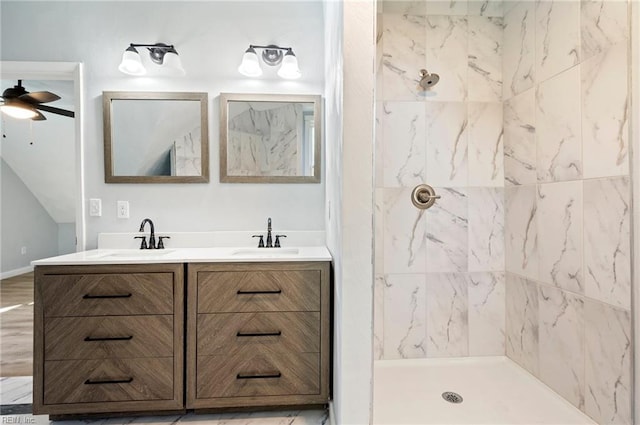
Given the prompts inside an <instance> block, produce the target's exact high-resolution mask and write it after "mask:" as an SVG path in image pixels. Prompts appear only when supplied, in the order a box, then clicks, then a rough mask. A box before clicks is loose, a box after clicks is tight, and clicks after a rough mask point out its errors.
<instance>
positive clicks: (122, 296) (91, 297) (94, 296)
mask: <svg viewBox="0 0 640 425" xmlns="http://www.w3.org/2000/svg"><path fill="white" fill-rule="evenodd" d="M82 298H83V299H85V300H93V299H105V298H131V293H128V294H114V295H91V294H85V295H84V296H83V297H82Z"/></svg>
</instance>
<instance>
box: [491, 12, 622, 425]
mask: <svg viewBox="0 0 640 425" xmlns="http://www.w3.org/2000/svg"><path fill="white" fill-rule="evenodd" d="M628 44H629V19H628V4H627V2H626V1H600V0H587V1H584V0H583V1H537V2H531V1H525V2H514V3H509V6H508V7H506V8H505V14H504V46H503V59H504V60H503V64H504V68H503V77H504V84H503V101H504V144H505V146H504V155H505V158H504V164H505V169H504V177H505V186H506V188H505V212H506V214H505V216H506V219H505V242H506V305H507V310H506V324H507V325H506V336H507V339H506V352H507V355H508V356H509V357H510V358H512V359H513V360H515V361H516V362H518V363H519V364H520V365H521V366H523V367H524V368H526V369H527V370H528V371H530V372H531V373H532V374H534V375H535V376H537V377H538V378H539V379H540V380H542V381H543V382H544V383H546V384H547V385H549V386H550V387H551V388H553V389H554V390H555V391H556V392H558V393H559V394H561V395H562V396H563V397H564V398H566V399H567V400H568V401H570V402H571V403H573V404H574V405H575V406H576V407H578V408H580V409H581V410H583V411H584V412H585V413H587V414H588V415H589V416H591V417H592V418H593V419H595V420H596V421H597V422H598V423H601V424H631V422H632V420H631V398H630V396H631V392H630V388H631V356H632V354H631V313H630V308H631V306H630V302H631V280H630V271H631V260H630V230H629V226H630V224H629V223H630V206H631V203H630V180H629V154H628V139H629V137H628V136H629V129H628V122H629V119H628V118H629V117H628V114H629V112H628V110H629V99H628V93H629V90H628V70H629V65H628V58H627V55H628V48H629V46H628Z"/></svg>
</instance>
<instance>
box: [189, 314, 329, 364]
mask: <svg viewBox="0 0 640 425" xmlns="http://www.w3.org/2000/svg"><path fill="white" fill-rule="evenodd" d="M197 341H198V355H200V356H203V355H217V356H220V355H227V356H231V355H242V354H252V353H265V352H267V353H269V352H271V353H275V352H278V353H288V352H292V353H318V352H319V351H320V313H318V312H289V313H217V314H199V315H198V335H197Z"/></svg>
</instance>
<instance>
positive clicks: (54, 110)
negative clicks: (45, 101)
mask: <svg viewBox="0 0 640 425" xmlns="http://www.w3.org/2000/svg"><path fill="white" fill-rule="evenodd" d="M33 107H34V108H36V109H39V110H41V111H45V112H51V113H52V114H58V115H64V116H65V117H71V118H73V117H75V116H76V114H75V112H73V111H67V110H66V109H60V108H54V107H53V106H47V105H33ZM41 115H42V114H41Z"/></svg>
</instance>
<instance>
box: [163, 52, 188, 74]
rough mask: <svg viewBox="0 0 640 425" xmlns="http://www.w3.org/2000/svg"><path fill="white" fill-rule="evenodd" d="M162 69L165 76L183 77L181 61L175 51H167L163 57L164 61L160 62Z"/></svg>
mask: <svg viewBox="0 0 640 425" xmlns="http://www.w3.org/2000/svg"><path fill="white" fill-rule="evenodd" d="M162 67H163V68H164V69H165V70H166V72H165V73H166V74H168V75H185V74H186V72H185V71H184V68H183V67H182V61H181V60H180V56H178V52H176V51H175V50H173V49H172V50H169V51H168V52H167V53H165V55H164V60H163V62H162Z"/></svg>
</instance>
